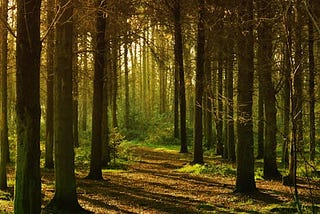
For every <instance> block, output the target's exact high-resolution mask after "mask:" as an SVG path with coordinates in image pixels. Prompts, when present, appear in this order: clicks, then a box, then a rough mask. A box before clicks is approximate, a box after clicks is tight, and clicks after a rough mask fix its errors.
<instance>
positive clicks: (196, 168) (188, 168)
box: [176, 163, 236, 177]
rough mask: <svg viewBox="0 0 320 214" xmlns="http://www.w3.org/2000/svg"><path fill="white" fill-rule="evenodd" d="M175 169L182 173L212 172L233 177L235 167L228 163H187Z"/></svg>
mask: <svg viewBox="0 0 320 214" xmlns="http://www.w3.org/2000/svg"><path fill="white" fill-rule="evenodd" d="M176 171H178V172H182V173H191V174H197V175H198V174H212V175H221V176H224V177H233V176H235V174H236V170H235V168H233V167H232V166H231V165H230V164H223V165H222V164H220V165H219V164H214V163H212V164H205V165H200V164H194V165H190V164H187V165H185V166H183V167H182V168H180V169H177V170H176Z"/></svg>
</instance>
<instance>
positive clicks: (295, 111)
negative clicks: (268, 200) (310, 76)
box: [284, 2, 303, 187]
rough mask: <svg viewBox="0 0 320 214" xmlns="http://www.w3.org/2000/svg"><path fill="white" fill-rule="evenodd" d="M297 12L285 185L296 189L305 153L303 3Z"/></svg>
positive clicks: (297, 4) (297, 5)
mask: <svg viewBox="0 0 320 214" xmlns="http://www.w3.org/2000/svg"><path fill="white" fill-rule="evenodd" d="M295 6H296V10H295V14H294V15H295V16H296V17H295V28H294V37H295V54H294V68H293V69H292V70H294V73H293V74H292V73H291V76H293V80H292V82H291V90H290V91H291V103H292V104H291V118H292V142H291V145H290V147H291V148H290V156H289V174H288V176H286V179H285V182H284V184H286V185H289V186H295V187H296V171H297V152H298V151H299V152H302V151H303V121H302V109H303V108H302V78H303V68H302V35H301V31H302V27H303V25H302V14H301V12H302V8H301V7H302V3H300V2H296V5H295Z"/></svg>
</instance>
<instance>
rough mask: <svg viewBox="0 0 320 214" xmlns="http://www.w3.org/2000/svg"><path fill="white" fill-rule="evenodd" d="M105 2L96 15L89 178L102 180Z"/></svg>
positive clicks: (100, 3) (98, 2)
mask: <svg viewBox="0 0 320 214" xmlns="http://www.w3.org/2000/svg"><path fill="white" fill-rule="evenodd" d="M102 3H103V2H100V1H97V6H98V10H97V17H96V30H97V32H96V47H95V48H96V51H95V55H94V60H95V62H94V83H93V110H92V138H91V139H92V141H91V160H90V172H89V175H88V177H87V178H89V179H94V180H101V179H103V178H102V171H101V167H102V166H101V163H102V161H101V160H102V153H101V149H102V139H101V137H102V126H101V125H102V111H103V109H102V104H103V103H102V101H103V75H104V58H105V46H106V44H105V31H106V20H105V18H104V14H103V12H102V10H101V8H99V5H103V4H102Z"/></svg>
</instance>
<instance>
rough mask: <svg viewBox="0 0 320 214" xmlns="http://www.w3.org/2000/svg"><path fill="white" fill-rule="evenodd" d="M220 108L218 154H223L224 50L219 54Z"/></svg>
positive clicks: (218, 110)
mask: <svg viewBox="0 0 320 214" xmlns="http://www.w3.org/2000/svg"><path fill="white" fill-rule="evenodd" d="M218 55H219V56H218V106H217V107H218V108H217V126H216V128H217V155H221V156H223V149H224V148H223V140H222V139H223V137H222V135H223V133H222V129H223V104H222V88H223V81H222V79H223V58H222V51H219V54H218Z"/></svg>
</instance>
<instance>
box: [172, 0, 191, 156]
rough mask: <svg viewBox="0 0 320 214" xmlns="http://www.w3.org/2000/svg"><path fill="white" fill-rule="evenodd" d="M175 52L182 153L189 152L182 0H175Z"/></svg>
mask: <svg viewBox="0 0 320 214" xmlns="http://www.w3.org/2000/svg"><path fill="white" fill-rule="evenodd" d="M174 53H175V67H176V68H175V69H176V70H178V71H177V72H178V73H179V98H180V99H179V100H180V142H181V147H180V153H187V152H188V146H187V124H186V120H187V119H186V94H185V82H184V67H183V41H182V30H181V7H180V0H175V1H174Z"/></svg>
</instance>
